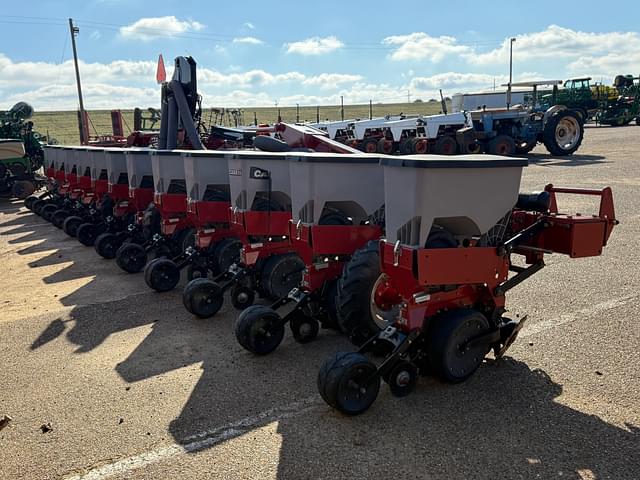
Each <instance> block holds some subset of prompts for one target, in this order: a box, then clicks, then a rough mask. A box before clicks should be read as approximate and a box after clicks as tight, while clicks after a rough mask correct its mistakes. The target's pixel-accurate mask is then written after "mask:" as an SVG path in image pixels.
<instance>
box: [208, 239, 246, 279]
mask: <svg viewBox="0 0 640 480" xmlns="http://www.w3.org/2000/svg"><path fill="white" fill-rule="evenodd" d="M241 248H242V242H241V241H240V240H238V239H237V238H225V239H224V240H222V241H220V242H218V243H216V244H215V246H214V247H213V270H214V274H216V275H217V274H219V273H224V272H226V271H228V270H229V267H231V265H233V264H234V263H238V262H239V261H240V249H241Z"/></svg>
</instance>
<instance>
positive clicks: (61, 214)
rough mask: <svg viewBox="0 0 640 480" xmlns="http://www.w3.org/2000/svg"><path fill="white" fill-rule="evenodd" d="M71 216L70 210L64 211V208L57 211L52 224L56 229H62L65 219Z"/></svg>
mask: <svg viewBox="0 0 640 480" xmlns="http://www.w3.org/2000/svg"><path fill="white" fill-rule="evenodd" d="M69 215H71V212H70V211H69V210H66V209H64V208H61V209H59V210H56V211H55V212H53V214H52V215H51V223H53V224H54V225H55V226H56V227H58V228H60V229H61V228H62V225H63V224H64V221H65V219H66V218H67V217H68V216H69Z"/></svg>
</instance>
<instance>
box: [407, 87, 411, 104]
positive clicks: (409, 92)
mask: <svg viewBox="0 0 640 480" xmlns="http://www.w3.org/2000/svg"><path fill="white" fill-rule="evenodd" d="M407 103H411V90H407Z"/></svg>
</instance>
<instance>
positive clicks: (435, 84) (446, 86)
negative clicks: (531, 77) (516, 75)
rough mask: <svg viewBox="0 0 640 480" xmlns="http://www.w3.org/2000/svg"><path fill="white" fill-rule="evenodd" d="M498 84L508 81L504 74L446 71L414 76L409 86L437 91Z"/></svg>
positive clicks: (486, 86) (488, 86)
mask: <svg viewBox="0 0 640 480" xmlns="http://www.w3.org/2000/svg"><path fill="white" fill-rule="evenodd" d="M494 80H495V82H496V85H500V84H501V83H504V82H506V81H508V77H507V76H506V75H489V74H485V73H456V72H447V73H439V74H436V75H432V76H430V77H414V78H412V79H411V82H410V83H409V86H410V88H411V89H412V90H418V91H420V90H422V91H437V90H439V89H440V88H442V89H443V90H451V89H467V88H474V89H477V88H483V89H484V88H490V87H491V86H493V82H494Z"/></svg>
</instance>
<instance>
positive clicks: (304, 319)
mask: <svg viewBox="0 0 640 480" xmlns="http://www.w3.org/2000/svg"><path fill="white" fill-rule="evenodd" d="M289 316H290V319H289V327H290V328H291V333H293V338H294V339H295V341H296V342H298V343H309V342H311V341H313V340H315V338H316V337H317V336H318V332H319V331H320V324H319V323H318V321H317V320H316V319H315V318H311V317H308V316H307V315H305V314H304V312H303V311H302V310H300V309H296V310H294V311H293V312H291V313H290V314H289Z"/></svg>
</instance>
